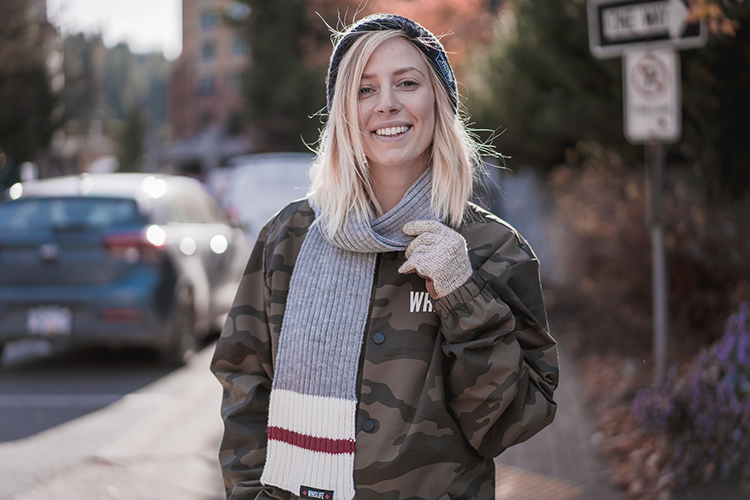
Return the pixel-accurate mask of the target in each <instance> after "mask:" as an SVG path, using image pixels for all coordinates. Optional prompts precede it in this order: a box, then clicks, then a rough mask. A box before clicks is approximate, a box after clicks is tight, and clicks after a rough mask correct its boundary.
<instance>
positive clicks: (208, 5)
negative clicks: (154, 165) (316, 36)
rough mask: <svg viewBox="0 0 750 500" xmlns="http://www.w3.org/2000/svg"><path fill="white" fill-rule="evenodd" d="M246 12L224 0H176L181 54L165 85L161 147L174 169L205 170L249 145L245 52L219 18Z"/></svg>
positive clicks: (237, 34)
mask: <svg viewBox="0 0 750 500" xmlns="http://www.w3.org/2000/svg"><path fill="white" fill-rule="evenodd" d="M247 13H248V11H247V8H246V7H244V6H242V5H241V4H239V3H236V2H232V1H230V0H182V54H181V55H180V57H179V58H178V59H177V61H175V63H174V64H173V68H172V71H171V74H170V77H169V82H168V87H167V121H168V123H169V125H170V128H171V133H172V143H171V144H170V146H168V147H167V148H165V149H164V150H163V152H162V161H163V162H168V163H171V164H172V165H173V167H174V168H175V170H179V171H189V172H194V173H198V174H200V173H205V172H206V171H207V170H209V169H211V168H213V167H215V166H217V165H219V164H221V163H222V162H223V161H224V159H226V158H227V157H230V156H234V155H237V154H241V153H247V152H249V151H250V150H251V149H252V147H251V143H250V140H249V134H248V131H247V126H246V123H245V120H244V110H245V107H246V106H245V100H244V98H243V95H242V88H241V87H242V84H241V81H242V73H243V71H244V70H245V69H246V68H247V65H248V64H249V51H248V49H247V46H246V42H245V38H244V36H243V34H242V33H241V32H239V31H238V30H237V29H235V28H233V27H232V26H231V25H230V24H229V23H227V22H226V21H225V19H226V18H230V19H231V18H240V17H242V16H245V15H247Z"/></svg>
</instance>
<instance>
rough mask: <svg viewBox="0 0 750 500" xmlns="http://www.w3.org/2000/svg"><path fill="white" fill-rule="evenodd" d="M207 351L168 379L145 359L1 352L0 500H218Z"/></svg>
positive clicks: (216, 400) (215, 411) (214, 386)
mask: <svg viewBox="0 0 750 500" xmlns="http://www.w3.org/2000/svg"><path fill="white" fill-rule="evenodd" d="M11 347H12V349H11ZM212 351H213V346H209V347H207V348H205V349H204V350H203V351H201V352H200V353H199V354H198V356H196V357H195V358H194V359H193V360H192V361H191V362H190V363H189V364H188V365H187V366H185V367H183V368H180V369H179V370H175V371H169V370H167V369H165V368H164V367H161V366H160V365H159V364H158V363H157V361H156V359H155V357H154V356H152V355H149V354H148V353H146V352H136V351H132V352H123V353H119V354H116V355H113V354H111V353H106V352H104V351H86V352H73V353H62V354H60V353H52V352H48V351H46V350H45V349H44V348H43V347H39V346H32V345H17V346H9V349H8V350H6V353H5V356H4V358H5V359H4V367H3V369H2V371H0V499H2V500H37V499H45V500H46V499H49V498H55V499H56V500H67V499H70V500H106V499H120V500H121V499H128V500H129V499H133V500H163V499H165V498H177V497H179V498H181V499H184V500H219V499H221V498H223V488H222V485H221V478H220V472H219V468H218V460H217V450H218V443H219V439H220V436H221V418H220V417H219V404H220V400H221V389H220V386H219V384H218V382H217V381H216V380H215V379H214V377H213V375H212V374H211V373H210V372H209V370H208V363H209V359H210V357H211V353H212Z"/></svg>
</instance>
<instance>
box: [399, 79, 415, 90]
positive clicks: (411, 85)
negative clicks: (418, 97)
mask: <svg viewBox="0 0 750 500" xmlns="http://www.w3.org/2000/svg"><path fill="white" fill-rule="evenodd" d="M399 85H401V86H402V87H403V88H405V89H414V88H417V87H419V82H418V81H416V80H404V81H403V82H401V83H400V84H399Z"/></svg>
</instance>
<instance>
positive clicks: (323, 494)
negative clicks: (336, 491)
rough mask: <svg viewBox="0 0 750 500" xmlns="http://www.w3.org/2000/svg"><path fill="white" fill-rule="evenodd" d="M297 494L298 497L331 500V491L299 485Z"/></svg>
mask: <svg viewBox="0 0 750 500" xmlns="http://www.w3.org/2000/svg"><path fill="white" fill-rule="evenodd" d="M299 496H300V498H315V499H316V500H333V491H328V490H318V489H316V488H310V487H309V486H300V488H299Z"/></svg>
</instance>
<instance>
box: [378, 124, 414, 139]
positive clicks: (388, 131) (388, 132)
mask: <svg viewBox="0 0 750 500" xmlns="http://www.w3.org/2000/svg"><path fill="white" fill-rule="evenodd" d="M410 128H411V126H406V125H404V126H401V127H386V128H379V129H377V130H376V131H375V135H379V136H382V137H393V136H396V135H401V134H405V133H406V132H408V131H409V129H410Z"/></svg>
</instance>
